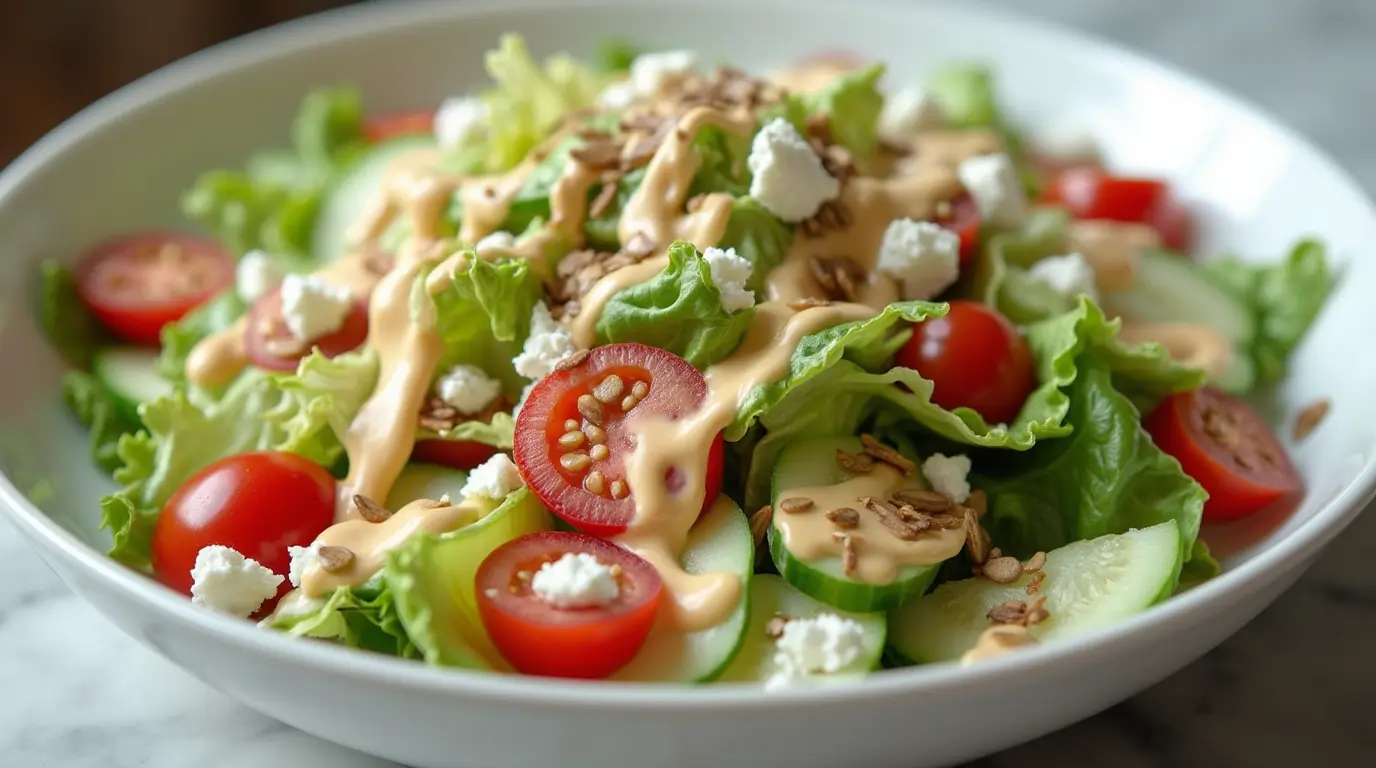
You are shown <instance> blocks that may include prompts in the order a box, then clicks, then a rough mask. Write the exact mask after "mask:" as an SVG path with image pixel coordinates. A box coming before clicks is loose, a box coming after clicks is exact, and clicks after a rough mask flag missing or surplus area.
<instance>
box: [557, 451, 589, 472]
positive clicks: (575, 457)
mask: <svg viewBox="0 0 1376 768" xmlns="http://www.w3.org/2000/svg"><path fill="white" fill-rule="evenodd" d="M591 463H592V458H591V457H589V456H588V454H586V453H583V452H582V451H574V452H573V453H566V454H564V455H563V456H560V457H559V465H560V466H562V467H563V468H564V469H566V470H568V471H570V472H582V471H583V470H585V469H587V468H588V465H589V464H591Z"/></svg>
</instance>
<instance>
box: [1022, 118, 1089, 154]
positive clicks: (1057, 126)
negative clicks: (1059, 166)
mask: <svg viewBox="0 0 1376 768" xmlns="http://www.w3.org/2000/svg"><path fill="white" fill-rule="evenodd" d="M1031 143H1032V146H1033V147H1035V148H1036V150H1037V152H1038V153H1039V154H1042V155H1045V156H1046V157H1048V158H1050V159H1052V160H1056V161H1058V162H1061V163H1080V162H1097V161H1098V160H1099V145H1098V144H1097V143H1096V142H1095V141H1094V136H1093V134H1091V133H1090V132H1089V131H1087V130H1085V129H1084V128H1082V127H1080V126H1078V125H1075V124H1072V123H1069V122H1061V123H1052V124H1051V125H1048V126H1045V127H1043V128H1042V129H1040V130H1038V131H1036V132H1034V133H1033V134H1032V140H1031Z"/></svg>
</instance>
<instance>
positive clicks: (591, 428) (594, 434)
mask: <svg viewBox="0 0 1376 768" xmlns="http://www.w3.org/2000/svg"><path fill="white" fill-rule="evenodd" d="M583 434H585V435H587V436H588V442H590V443H592V444H593V445H601V444H603V443H605V442H607V431H606V430H605V429H603V428H601V427H599V426H597V425H596V424H592V423H585V424H584V425H583Z"/></svg>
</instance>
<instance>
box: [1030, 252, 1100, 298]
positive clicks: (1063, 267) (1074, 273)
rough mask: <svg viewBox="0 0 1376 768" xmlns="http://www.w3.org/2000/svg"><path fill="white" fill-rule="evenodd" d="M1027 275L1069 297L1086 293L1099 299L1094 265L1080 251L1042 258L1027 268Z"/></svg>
mask: <svg viewBox="0 0 1376 768" xmlns="http://www.w3.org/2000/svg"><path fill="white" fill-rule="evenodd" d="M1027 276H1028V277H1030V278H1032V279H1033V280H1036V281H1037V282H1040V283H1043V284H1045V285H1047V286H1049V287H1050V288H1051V290H1053V291H1055V292H1056V293H1059V294H1061V295H1062V296H1065V297H1067V298H1074V297H1077V296H1079V295H1080V294H1085V295H1086V296H1088V297H1090V298H1091V299H1094V300H1095V301H1098V300H1099V291H1098V289H1097V288H1096V287H1095V285H1094V267H1092V266H1090V264H1089V262H1088V261H1085V257H1084V256H1081V255H1080V254H1078V253H1067V254H1065V255H1064V256H1049V257H1047V258H1045V259H1042V260H1041V261H1039V262H1037V263H1036V264H1033V265H1032V268H1031V269H1029V270H1027Z"/></svg>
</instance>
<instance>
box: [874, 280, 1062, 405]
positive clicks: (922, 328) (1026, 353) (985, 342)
mask: <svg viewBox="0 0 1376 768" xmlns="http://www.w3.org/2000/svg"><path fill="white" fill-rule="evenodd" d="M950 306H951V310H950V311H949V312H948V313H946V316H945V317H934V318H932V319H930V320H926V321H923V322H921V323H918V324H917V325H915V326H913V335H912V338H910V339H908V342H907V343H906V344H904V345H903V348H902V349H900V350H898V354H897V355H896V356H895V358H894V364H895V365H899V366H902V367H904V368H911V369H913V370H914V371H917V372H918V373H920V374H922V378H924V379H927V380H928V381H931V382H932V386H933V389H932V402H934V403H936V404H937V405H939V406H941V407H942V408H945V409H947V410H952V409H955V408H959V407H962V406H964V407H966V408H970V409H972V410H974V411H975V412H977V413H979V415H981V416H983V417H984V420H985V421H988V422H989V423H991V424H998V423H1007V422H1010V421H1012V420H1013V419H1014V418H1015V417H1017V415H1018V411H1020V410H1022V405H1023V402H1025V401H1026V400H1027V396H1028V395H1029V394H1031V393H1032V390H1033V389H1034V388H1036V386H1037V373H1036V371H1035V370H1034V369H1033V367H1032V352H1031V350H1029V349H1028V348H1027V342H1026V341H1024V340H1023V338H1022V334H1020V333H1018V329H1017V328H1015V327H1013V324H1012V323H1010V322H1008V318H1006V317H1004V316H1003V315H1001V314H999V312H998V311H997V310H995V309H993V308H991V307H988V306H985V305H984V304H980V303H978V302H974V301H953V302H951V305H950Z"/></svg>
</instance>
